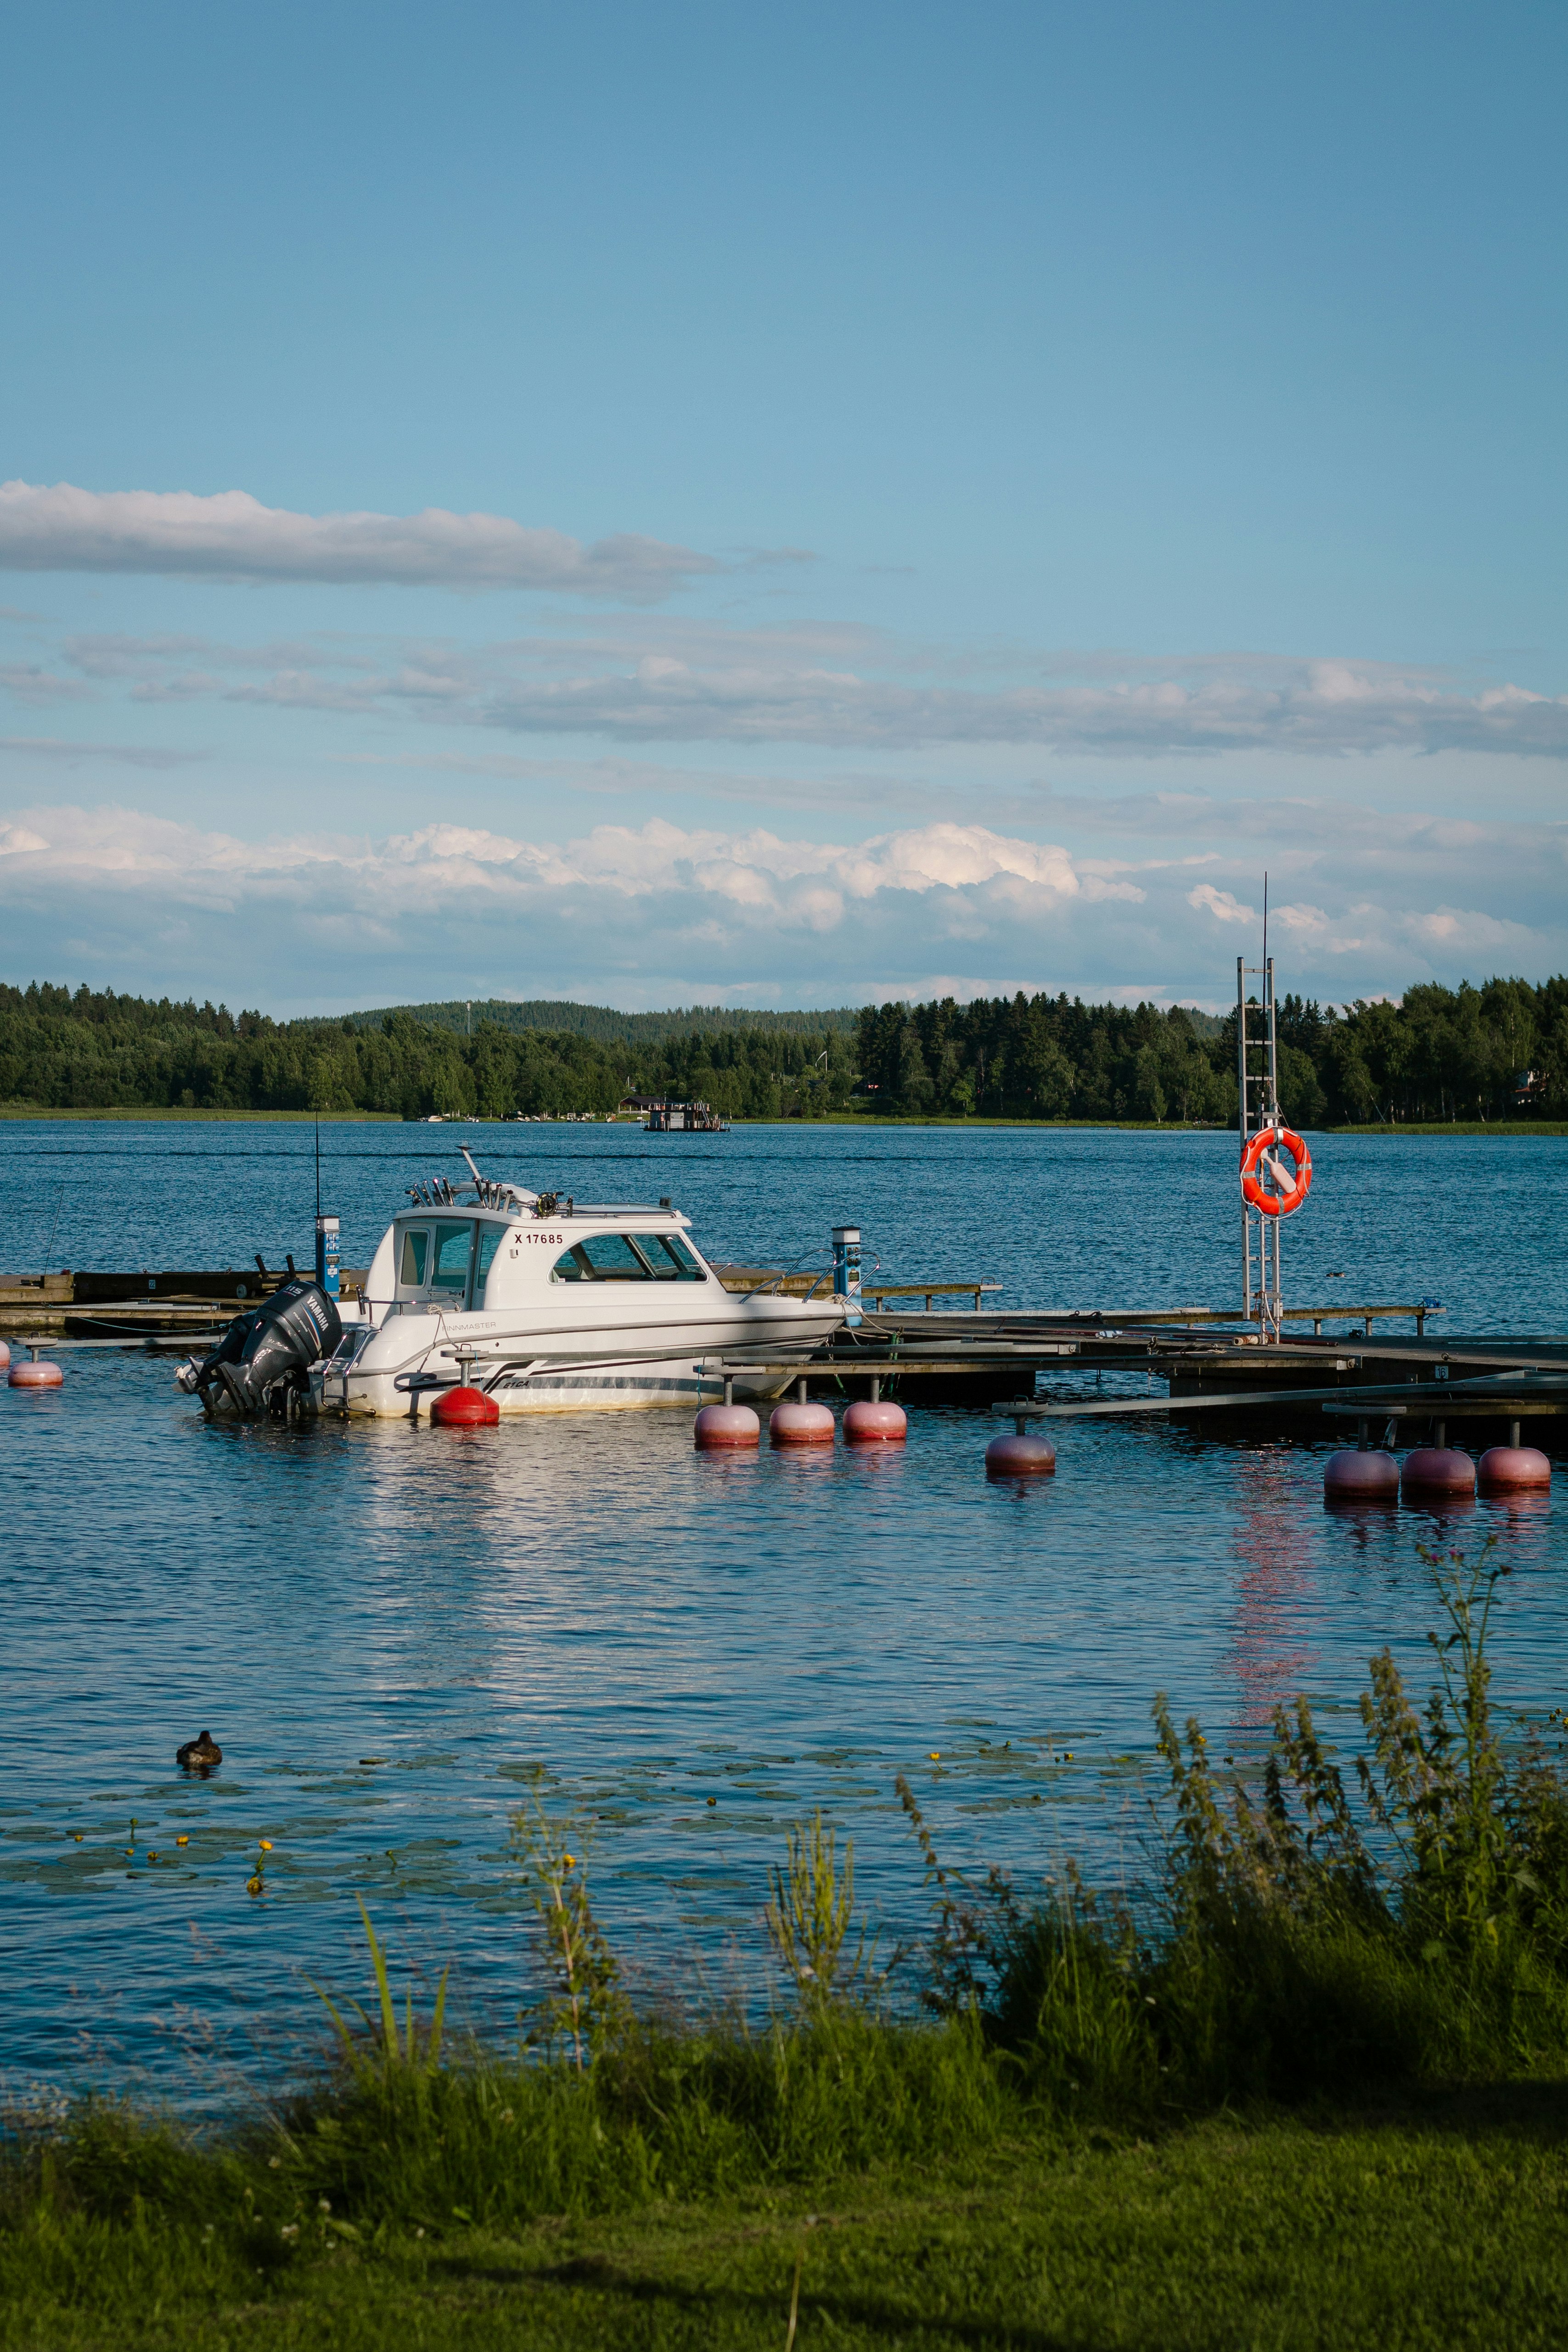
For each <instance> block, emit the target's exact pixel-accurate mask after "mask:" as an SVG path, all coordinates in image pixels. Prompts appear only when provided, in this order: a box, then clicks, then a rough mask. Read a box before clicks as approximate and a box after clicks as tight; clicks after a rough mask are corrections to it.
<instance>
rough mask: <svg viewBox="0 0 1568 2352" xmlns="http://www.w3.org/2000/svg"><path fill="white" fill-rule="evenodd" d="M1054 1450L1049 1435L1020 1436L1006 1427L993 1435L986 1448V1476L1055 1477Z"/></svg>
mask: <svg viewBox="0 0 1568 2352" xmlns="http://www.w3.org/2000/svg"><path fill="white" fill-rule="evenodd" d="M1056 1471H1057V1449H1056V1447H1055V1446H1054V1445H1053V1444H1051V1441H1050V1439H1049V1438H1048V1437H1029V1436H1026V1435H1021V1434H1020V1433H1019V1432H1018V1431H1016V1430H1009V1431H1008V1432H1007V1433H1006V1434H1005V1436H1002V1437H994V1438H993V1439H992V1441H991V1443H990V1444H989V1445H988V1446H987V1447H986V1449H985V1475H986V1476H987V1477H988V1478H1054V1477H1055V1476H1056Z"/></svg>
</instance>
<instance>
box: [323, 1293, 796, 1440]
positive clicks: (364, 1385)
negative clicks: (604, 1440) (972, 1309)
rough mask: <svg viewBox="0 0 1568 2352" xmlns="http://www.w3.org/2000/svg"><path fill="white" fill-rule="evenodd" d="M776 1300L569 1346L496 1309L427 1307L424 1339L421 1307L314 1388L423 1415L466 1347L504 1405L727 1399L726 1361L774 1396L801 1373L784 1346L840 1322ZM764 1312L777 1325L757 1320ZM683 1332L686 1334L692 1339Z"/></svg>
mask: <svg viewBox="0 0 1568 2352" xmlns="http://www.w3.org/2000/svg"><path fill="white" fill-rule="evenodd" d="M737 1303H738V1302H737ZM781 1304H782V1305H783V1306H784V1307H785V1308H786V1309H787V1308H788V1307H794V1308H795V1311H794V1313H788V1312H784V1313H780V1312H779V1311H778V1307H779V1305H781ZM769 1305H770V1307H772V1308H773V1311H772V1312H768V1311H766V1310H763V1313H761V1314H757V1313H755V1312H753V1313H752V1314H750V1315H736V1316H735V1317H734V1318H732V1319H731V1318H723V1319H721V1320H717V1321H715V1322H712V1323H708V1324H706V1325H704V1326H699V1327H697V1328H693V1329H692V1330H690V1331H689V1333H683V1334H679V1335H677V1334H676V1333H673V1332H668V1333H664V1334H661V1333H659V1332H658V1331H657V1330H649V1329H647V1328H641V1329H638V1328H626V1329H622V1330H620V1331H617V1332H615V1333H605V1335H604V1337H603V1338H602V1339H599V1340H598V1342H597V1344H596V1345H595V1344H590V1345H589V1346H588V1347H583V1346H582V1344H581V1341H579V1346H578V1348H577V1349H575V1350H574V1352H573V1353H571V1354H570V1355H568V1354H565V1353H563V1352H562V1350H561V1341H560V1335H559V1333H552V1334H550V1335H549V1337H548V1338H546V1337H545V1335H544V1334H542V1333H533V1334H530V1333H526V1332H510V1333H500V1332H498V1331H497V1329H496V1328H495V1322H494V1318H490V1317H479V1316H471V1315H464V1316H448V1317H440V1318H435V1317H422V1318H395V1320H394V1321H393V1323H392V1324H390V1325H389V1326H386V1327H384V1328H383V1329H382V1330H381V1331H378V1332H376V1333H375V1334H374V1335H373V1337H372V1338H371V1339H369V1340H368V1341H367V1343H366V1345H365V1347H364V1349H363V1352H362V1353H361V1355H359V1356H358V1357H356V1358H355V1360H353V1362H352V1363H349V1364H348V1365H346V1366H344V1367H342V1368H340V1367H338V1366H337V1365H334V1364H328V1365H325V1366H321V1367H318V1368H317V1370H315V1371H314V1372H313V1373H312V1375H311V1381H310V1388H311V1399H312V1402H313V1403H314V1405H315V1407H316V1410H317V1411H318V1412H324V1413H331V1414H347V1415H349V1416H350V1417H358V1416H360V1415H368V1416H370V1417H372V1418H374V1419H377V1420H400V1421H407V1420H412V1419H417V1418H419V1417H420V1416H422V1415H423V1414H426V1413H427V1412H428V1411H429V1408H430V1405H431V1403H432V1402H433V1401H434V1400H435V1398H436V1397H437V1396H438V1395H439V1394H440V1392H441V1389H442V1388H444V1387H455V1386H456V1385H457V1383H458V1378H459V1373H458V1362H457V1357H456V1352H455V1351H456V1350H457V1349H458V1348H463V1349H473V1351H474V1360H473V1362H472V1364H471V1366H470V1367H469V1370H468V1377H469V1380H470V1381H471V1382H472V1384H473V1386H475V1387H476V1388H479V1389H482V1390H484V1391H485V1392H486V1394H487V1395H489V1396H490V1397H493V1398H494V1400H495V1402H496V1404H497V1406H498V1407H499V1409H500V1412H501V1413H502V1414H503V1415H510V1414H513V1413H529V1412H646V1411H653V1410H657V1409H658V1408H659V1407H668V1406H671V1405H674V1406H679V1407H682V1408H684V1409H685V1410H686V1411H687V1412H696V1411H697V1409H698V1407H699V1406H700V1405H703V1404H713V1403H717V1402H719V1400H720V1399H721V1396H722V1395H723V1387H724V1378H725V1375H726V1373H728V1375H729V1376H730V1377H731V1379H732V1380H733V1384H734V1385H733V1394H734V1396H735V1399H736V1401H737V1402H741V1403H769V1402H773V1401H774V1400H775V1399H777V1398H779V1397H781V1396H783V1395H784V1392H785V1391H786V1390H787V1389H788V1388H789V1387H790V1385H791V1383H792V1381H795V1379H797V1378H798V1377H799V1375H798V1374H797V1373H795V1372H794V1371H790V1370H784V1371H780V1370H778V1369H777V1364H778V1360H779V1358H780V1357H781V1356H786V1357H788V1356H798V1357H800V1358H801V1359H802V1361H803V1363H804V1360H805V1358H806V1357H807V1356H808V1355H809V1354H810V1352H811V1351H812V1350H813V1349H815V1348H816V1347H817V1346H818V1345H819V1344H820V1343H821V1342H822V1341H823V1340H825V1339H827V1338H828V1337H829V1336H830V1335H831V1334H832V1333H833V1332H834V1331H836V1330H837V1328H838V1326H839V1322H840V1315H839V1313H838V1311H837V1308H832V1307H830V1308H828V1309H826V1311H823V1310H820V1309H819V1310H818V1311H816V1312H815V1313H813V1312H812V1311H811V1310H810V1309H809V1308H804V1307H800V1306H798V1305H796V1303H795V1301H793V1300H792V1301H785V1302H776V1303H775V1302H769ZM416 1321H417V1323H418V1324H422V1325H424V1326H426V1327H427V1328H425V1329H421V1330H419V1332H418V1337H417V1339H416V1336H415V1325H416ZM759 1324H764V1325H766V1326H767V1327H768V1328H766V1329H759V1328H758V1326H759ZM481 1327H482V1328H481ZM681 1338H685V1339H686V1341H687V1344H686V1346H685V1347H683V1348H682V1347H680V1339H681ZM661 1339H662V1340H663V1342H664V1345H665V1346H669V1344H670V1342H671V1341H672V1340H673V1341H674V1342H675V1348H679V1353H677V1352H675V1349H673V1348H672V1349H671V1352H670V1353H668V1355H667V1354H665V1353H664V1352H663V1349H662V1348H659V1342H660V1340H661ZM552 1341H553V1345H552V1344H551V1343H552ZM656 1348H659V1352H658V1353H657V1354H656V1353H655V1352H654V1349H656ZM748 1357H750V1358H752V1359H753V1360H755V1359H756V1358H759V1357H761V1358H763V1359H764V1360H767V1361H768V1362H769V1366H770V1368H769V1369H768V1370H762V1369H759V1370H757V1371H755V1372H754V1373H752V1372H748V1371H747V1370H745V1361H746V1359H747V1358H748ZM721 1366H722V1367H723V1370H721ZM426 1382H429V1383H430V1385H426Z"/></svg>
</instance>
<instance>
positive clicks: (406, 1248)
mask: <svg viewBox="0 0 1568 2352" xmlns="http://www.w3.org/2000/svg"><path fill="white" fill-rule="evenodd" d="M429 1266H430V1236H429V1234H424V1233H421V1232H420V1231H419V1229H418V1227H417V1226H413V1227H411V1228H410V1229H409V1230H408V1231H407V1232H406V1233H405V1234H404V1236H403V1264H402V1265H401V1266H399V1268H398V1271H397V1279H398V1281H399V1282H400V1283H401V1284H402V1285H403V1287H404V1289H405V1290H423V1289H424V1287H425V1276H426V1273H427V1272H428V1271H429Z"/></svg>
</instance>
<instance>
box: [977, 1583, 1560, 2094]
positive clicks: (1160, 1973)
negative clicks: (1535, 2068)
mask: <svg viewBox="0 0 1568 2352" xmlns="http://www.w3.org/2000/svg"><path fill="white" fill-rule="evenodd" d="M1422 1557H1423V1559H1425V1560H1426V1565H1427V1567H1428V1569H1429V1570H1430V1572H1431V1575H1432V1578H1433V1583H1434V1588H1435V1591H1436V1596H1437V1599H1438V1601H1439V1604H1440V1609H1441V1612H1442V1617H1443V1620H1444V1621H1445V1622H1444V1624H1443V1629H1442V1630H1441V1631H1439V1632H1437V1633H1433V1634H1431V1635H1430V1636H1429V1639H1430V1641H1431V1643H1432V1646H1433V1649H1434V1651H1435V1653H1436V1661H1437V1681H1436V1685H1435V1686H1434V1688H1433V1690H1432V1691H1431V1693H1430V1695H1429V1696H1428V1697H1427V1700H1426V1705H1425V1706H1416V1704H1415V1702H1414V1701H1413V1700H1412V1698H1411V1697H1410V1696H1409V1694H1408V1692H1407V1690H1406V1688H1405V1681H1404V1678H1403V1676H1402V1675H1401V1672H1400V1669H1399V1667H1398V1666H1397V1664H1395V1662H1394V1657H1393V1655H1392V1654H1391V1653H1390V1652H1389V1651H1387V1650H1384V1651H1383V1652H1381V1653H1380V1654H1379V1655H1378V1656H1376V1657H1375V1658H1373V1660H1372V1661H1371V1664H1370V1668H1369V1685H1368V1688H1367V1690H1366V1692H1365V1694H1364V1695H1363V1698H1362V1700H1361V1710H1360V1711H1361V1719H1362V1724H1363V1731H1364V1734H1365V1742H1366V1748H1365V1752H1364V1753H1363V1755H1362V1756H1360V1757H1358V1758H1357V1759H1356V1764H1355V1770H1354V1774H1353V1776H1352V1788H1353V1793H1352V1788H1347V1785H1346V1782H1345V1779H1344V1776H1343V1773H1342V1769H1341V1768H1340V1766H1339V1765H1338V1764H1337V1763H1336V1762H1335V1761H1334V1759H1333V1758H1332V1757H1331V1754H1330V1752H1329V1749H1328V1748H1327V1747H1326V1746H1325V1744H1324V1742H1323V1740H1322V1738H1321V1735H1320V1734H1319V1732H1318V1730H1317V1727H1316V1726H1315V1724H1314V1722H1313V1720H1312V1715H1311V1710H1310V1706H1308V1704H1307V1702H1306V1700H1305V1699H1304V1698H1298V1699H1297V1700H1295V1701H1294V1702H1293V1704H1292V1705H1290V1706H1281V1707H1279V1709H1278V1710H1277V1711H1276V1714H1275V1717H1274V1722H1273V1737H1272V1741H1271V1745H1270V1748H1269V1752H1268V1757H1267V1758H1266V1759H1265V1762H1264V1766H1263V1770H1262V1775H1261V1784H1260V1785H1259V1786H1258V1787H1256V1788H1250V1789H1249V1788H1248V1787H1247V1785H1246V1784H1245V1783H1244V1782H1241V1781H1239V1780H1229V1781H1226V1780H1222V1778H1221V1777H1220V1776H1219V1775H1218V1774H1217V1773H1216V1772H1215V1767H1214V1764H1213V1761H1212V1759H1211V1756H1210V1751H1209V1744H1208V1741H1207V1739H1206V1738H1205V1734H1204V1731H1203V1728H1202V1727H1201V1725H1200V1724H1199V1723H1198V1722H1197V1720H1196V1719H1195V1718H1190V1719H1189V1720H1188V1721H1187V1722H1186V1723H1185V1724H1184V1726H1183V1727H1182V1729H1181V1730H1180V1731H1178V1730H1177V1727H1176V1725H1175V1723H1174V1721H1173V1717H1172V1715H1171V1711H1170V1708H1169V1706H1168V1704H1167V1702H1166V1700H1165V1698H1164V1697H1163V1695H1162V1696H1160V1697H1159V1698H1158V1699H1157V1700H1156V1701H1155V1705H1154V1722H1155V1731H1156V1742H1157V1748H1158V1753H1159V1755H1160V1758H1161V1759H1162V1761H1163V1765H1164V1768H1165V1771H1166V1774H1167V1777H1168V1783H1169V1801H1168V1803H1167V1805H1166V1806H1165V1808H1164V1809H1163V1811H1159V1812H1158V1813H1157V1817H1156V1851H1157V1855H1158V1861H1159V1887H1158V1900H1157V1903H1156V1905H1155V1906H1154V1908H1153V1911H1152V1916H1151V1915H1147V1914H1145V1915H1141V1916H1139V1917H1137V1918H1135V1916H1134V1914H1133V1912H1132V1910H1131V1906H1129V1905H1127V1904H1126V1903H1125V1902H1112V1903H1110V1904H1109V1905H1107V1904H1105V1903H1103V1902H1100V1901H1097V1900H1096V1899H1095V1897H1094V1896H1093V1895H1092V1894H1091V1893H1090V1892H1089V1890H1088V1889H1086V1888H1085V1887H1083V1885H1081V1883H1080V1882H1079V1880H1078V1879H1077V1877H1076V1875H1075V1874H1072V1873H1070V1872H1069V1874H1068V1883H1067V1885H1066V1888H1065V1891H1058V1892H1056V1893H1054V1894H1053V1895H1052V1896H1051V1898H1050V1900H1048V1901H1047V1903H1045V1904H1043V1905H1040V1906H1035V1907H1033V1908H1031V1909H1029V1910H1027V1911H1026V1912H1021V1911H1020V1910H1019V1909H1018V1907H1017V1906H1016V1904H1012V1905H1005V1904H1001V1903H998V1902H996V1901H994V1900H993V1901H992V1902H990V1903H989V1904H984V1903H983V1904H980V1905H978V1906H975V1909H974V1918H973V1923H972V1927H971V1943H972V1948H973V1953H974V1955H975V1956H976V1958H978V1960H979V1961H980V1962H982V1963H983V1964H984V1969H986V1970H987V1971H988V1975H987V1977H986V1986H987V1990H986V1994H985V2009H986V2014H987V2017H988V2019H989V2021H990V2024H991V2027H992V2030H993V2031H994V2033H995V2034H996V2035H997V2037H998V2039H999V2040H1000V2041H1001V2042H1003V2044H1004V2045H1005V2046H1006V2047H1007V2048H1009V2049H1010V2050H1012V2051H1013V2052H1015V2053H1016V2054H1017V2058H1018V2061H1019V2063H1021V2065H1022V2066H1023V2067H1024V2069H1025V2071H1026V2074H1027V2076H1028V2078H1029V2079H1030V2080H1031V2081H1032V2083H1033V2084H1035V2085H1036V2087H1037V2089H1038V2090H1039V2091H1041V2092H1043V2093H1045V2094H1047V2095H1050V2096H1051V2097H1053V2098H1054V2099H1056V2100H1058V2101H1060V2100H1066V2101H1078V2100H1079V2099H1090V2100H1093V2101H1096V2102H1098V2103H1104V2102H1105V2101H1108V2100H1109V2101H1110V2102H1111V2103H1112V2104H1123V2105H1125V2104H1129V2103H1131V2104H1133V2105H1180V2106H1190V2105H1211V2104H1213V2103H1215V2101H1223V2100H1226V2099H1231V2098H1236V2097H1246V2096H1256V2095H1268V2096H1276V2097H1279V2096H1284V2097H1292V2096H1300V2095H1305V2094H1308V2093H1310V2092H1312V2091H1321V2090H1342V2089H1345V2088H1347V2087H1350V2086H1352V2085H1354V2084H1358V2083H1361V2082H1364V2081H1367V2080H1369V2079H1376V2078H1378V2077H1384V2078H1388V2077H1399V2078H1404V2079H1411V2078H1415V2079H1420V2078H1434V2077H1438V2076H1451V2075H1460V2074H1477V2073H1483V2072H1494V2071H1510V2070H1513V2069H1515V2068H1517V2067H1519V2066H1521V2065H1525V2064H1530V2063H1538V2062H1540V2061H1541V2060H1542V2059H1543V2058H1545V2057H1547V2056H1549V2055H1550V2054H1551V2053H1563V2052H1564V2051H1565V2050H1568V1790H1565V1787H1564V1780H1563V1771H1562V1769H1561V1767H1560V1765H1559V1763H1558V1762H1557V1761H1556V1760H1555V1759H1552V1758H1551V1757H1549V1756H1548V1754H1547V1753H1546V1751H1545V1749H1544V1748H1543V1747H1542V1744H1541V1743H1540V1741H1539V1740H1538V1739H1531V1740H1530V1741H1527V1742H1526V1743H1525V1744H1524V1745H1523V1747H1522V1748H1520V1749H1518V1750H1517V1752H1510V1749H1509V1748H1508V1747H1506V1746H1505V1744H1504V1742H1503V1740H1502V1739H1501V1738H1500V1734H1499V1730H1498V1727H1497V1723H1496V1720H1495V1717H1494V1713H1493V1709H1492V1705H1491V1696H1490V1686H1491V1669H1490V1664H1489V1659H1488V1655H1487V1643H1488V1635H1489V1628H1490V1624H1491V1619H1492V1612H1493V1609H1494V1606H1495V1602H1496V1599H1497V1593H1498V1588H1499V1586H1500V1582H1501V1581H1502V1580H1503V1578H1504V1577H1505V1576H1506V1575H1507V1574H1508V1573H1509V1571H1508V1570H1507V1569H1506V1568H1505V1567H1502V1566H1500V1565H1499V1564H1497V1563H1496V1562H1495V1560H1494V1559H1493V1557H1492V1553H1491V1548H1490V1547H1488V1549H1487V1550H1486V1551H1485V1552H1484V1553H1483V1554H1482V1556H1481V1557H1480V1559H1479V1560H1476V1561H1468V1560H1467V1559H1465V1557H1464V1556H1463V1554H1461V1553H1459V1552H1448V1553H1446V1554H1438V1553H1433V1552H1425V1551H1424V1552H1423V1555H1422ZM951 1908H952V1906H951V1905H950V1906H949V1911H951ZM950 1943H951V1932H950V1922H949V1918H948V1916H945V1915H944V1916H939V1918H938V1921H937V1926H936V1930H935V1933H934V1934H933V1937H932V1967H931V1978H932V1981H933V1982H934V1983H938V1984H940V1983H942V1982H943V1981H944V1980H947V1981H951V1979H952V1962H951V1954H950V1948H949V1947H950Z"/></svg>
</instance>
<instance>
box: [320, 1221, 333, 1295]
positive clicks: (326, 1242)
mask: <svg viewBox="0 0 1568 2352" xmlns="http://www.w3.org/2000/svg"><path fill="white" fill-rule="evenodd" d="M316 1280H317V1281H318V1282H319V1283H320V1284H321V1288H322V1289H323V1290H324V1291H325V1292H326V1294H327V1297H329V1298H335V1297H337V1295H338V1221H337V1219H336V1217H318V1218H317V1219H316Z"/></svg>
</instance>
